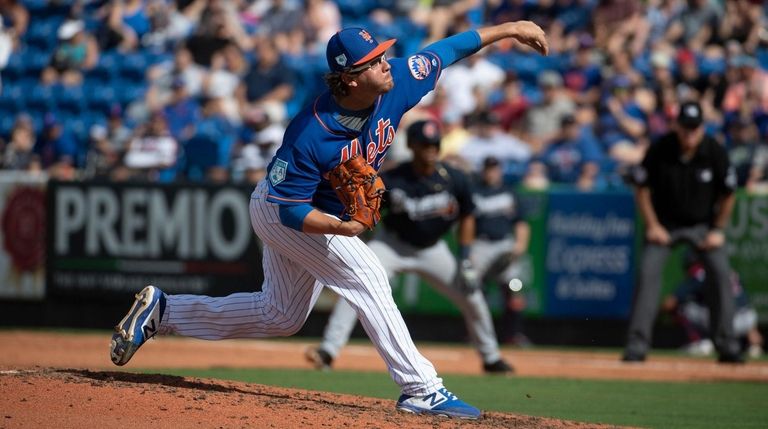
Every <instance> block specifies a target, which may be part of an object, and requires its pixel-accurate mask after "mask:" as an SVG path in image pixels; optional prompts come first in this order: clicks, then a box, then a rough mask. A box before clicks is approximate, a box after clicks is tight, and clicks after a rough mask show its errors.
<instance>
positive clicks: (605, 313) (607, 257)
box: [544, 191, 635, 319]
mask: <svg viewBox="0 0 768 429" xmlns="http://www.w3.org/2000/svg"><path fill="white" fill-rule="evenodd" d="M545 241H546V243H547V251H546V261H545V265H546V272H547V279H546V284H547V288H546V303H545V311H544V315H545V316H551V317H601V318H622V319H623V318H626V317H628V315H629V311H630V306H631V301H632V285H633V283H634V259H635V205H634V200H633V198H632V194H630V193H608V194H591V193H577V192H557V191H555V192H550V195H549V210H548V214H547V227H546V240H545Z"/></svg>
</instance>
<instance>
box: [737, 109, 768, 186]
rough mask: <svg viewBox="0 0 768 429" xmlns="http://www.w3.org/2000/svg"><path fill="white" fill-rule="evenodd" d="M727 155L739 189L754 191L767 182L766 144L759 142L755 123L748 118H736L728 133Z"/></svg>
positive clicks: (767, 149) (767, 148)
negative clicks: (761, 183) (760, 184)
mask: <svg viewBox="0 0 768 429" xmlns="http://www.w3.org/2000/svg"><path fill="white" fill-rule="evenodd" d="M728 135H729V136H730V142H729V143H730V144H729V150H728V155H729V157H730V160H731V165H733V168H734V169H735V170H736V177H737V178H738V183H739V187H745V188H747V190H748V191H754V190H755V189H756V188H757V187H758V184H759V183H760V182H766V181H768V144H766V143H765V142H762V143H761V142H760V136H759V135H758V133H757V127H756V126H755V122H754V121H753V120H752V118H750V117H745V116H741V115H739V116H737V117H736V118H735V119H733V120H732V122H731V124H730V127H729V133H728Z"/></svg>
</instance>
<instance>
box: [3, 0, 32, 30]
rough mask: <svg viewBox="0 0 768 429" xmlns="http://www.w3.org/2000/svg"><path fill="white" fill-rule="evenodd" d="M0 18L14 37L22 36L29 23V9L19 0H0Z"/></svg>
mask: <svg viewBox="0 0 768 429" xmlns="http://www.w3.org/2000/svg"><path fill="white" fill-rule="evenodd" d="M0 19H2V22H3V26H4V27H5V28H7V29H8V30H9V32H10V34H12V35H13V37H14V38H19V37H23V36H24V34H25V33H26V32H27V26H28V25H29V11H27V8H26V7H25V6H24V2H21V1H19V0H0Z"/></svg>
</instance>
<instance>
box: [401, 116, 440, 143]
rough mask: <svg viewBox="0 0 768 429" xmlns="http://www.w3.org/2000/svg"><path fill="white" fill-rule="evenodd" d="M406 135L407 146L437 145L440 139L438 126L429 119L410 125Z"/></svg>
mask: <svg viewBox="0 0 768 429" xmlns="http://www.w3.org/2000/svg"><path fill="white" fill-rule="evenodd" d="M406 135H407V137H408V143H409V144H431V145H439V144H440V139H442V135H441V133H440V124H439V123H437V122H436V121H434V120H431V119H427V120H422V121H416V122H414V123H412V124H411V125H410V126H409V127H408V131H406Z"/></svg>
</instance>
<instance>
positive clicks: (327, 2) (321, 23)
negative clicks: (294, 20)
mask: <svg viewBox="0 0 768 429" xmlns="http://www.w3.org/2000/svg"><path fill="white" fill-rule="evenodd" d="M302 27H303V30H304V39H305V41H306V42H305V44H304V46H307V51H308V52H309V53H310V54H318V55H322V54H323V53H324V52H325V43H326V40H328V39H330V38H331V36H333V35H334V34H336V32H338V31H339V30H341V12H340V11H339V6H338V5H337V4H336V2H334V1H331V0H306V1H305V2H304V21H303V24H302Z"/></svg>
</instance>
